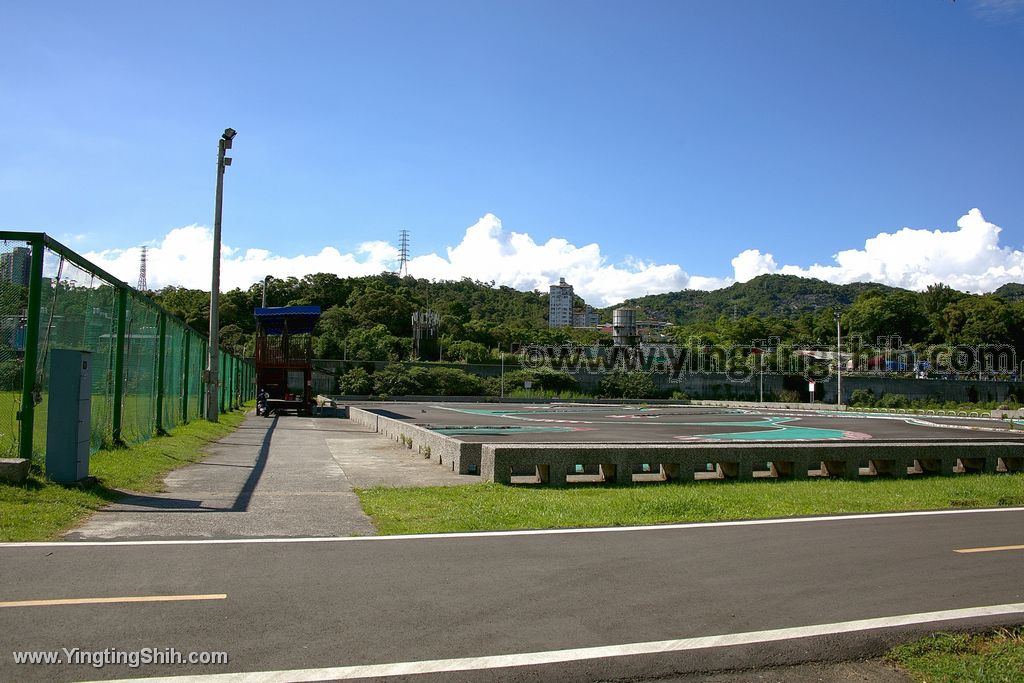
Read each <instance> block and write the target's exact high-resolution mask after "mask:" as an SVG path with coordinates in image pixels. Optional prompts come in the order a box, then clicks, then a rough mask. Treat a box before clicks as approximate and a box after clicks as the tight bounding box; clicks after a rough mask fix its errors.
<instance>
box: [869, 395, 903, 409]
mask: <svg viewBox="0 0 1024 683" xmlns="http://www.w3.org/2000/svg"><path fill="white" fill-rule="evenodd" d="M876 405H877V406H878V407H879V408H909V407H910V401H909V400H907V397H906V396H904V395H903V394H882V397H881V398H880V399H878V403H877V404H876Z"/></svg>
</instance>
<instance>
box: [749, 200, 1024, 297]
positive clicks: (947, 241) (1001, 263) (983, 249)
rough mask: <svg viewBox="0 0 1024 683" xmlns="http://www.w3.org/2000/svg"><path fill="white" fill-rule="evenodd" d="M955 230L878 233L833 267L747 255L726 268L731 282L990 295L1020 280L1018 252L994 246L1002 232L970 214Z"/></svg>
mask: <svg viewBox="0 0 1024 683" xmlns="http://www.w3.org/2000/svg"><path fill="white" fill-rule="evenodd" d="M956 224H957V229H956V230H948V231H943V230H920V229H914V228H903V229H902V230H898V231H896V232H892V233H889V232H883V233H879V234H878V235H876V236H875V237H872V238H870V239H868V240H867V241H865V242H864V248H863V249H846V250H844V251H840V252H839V253H838V254H835V255H834V256H833V259H834V263H832V264H828V265H821V264H814V265H811V266H808V267H806V268H805V267H801V266H796V265H785V266H782V267H781V268H780V267H778V266H777V265H776V264H775V258H774V257H773V256H772V255H771V254H763V253H761V252H760V251H758V250H756V249H748V250H747V251H744V252H743V253H741V254H740V255H739V256H737V257H736V258H735V259H733V261H732V264H733V267H734V269H735V271H736V279H737V280H738V281H740V282H743V281H744V280H745V279H749V278H750V277H753V275H759V274H761V273H765V272H769V273H785V274H788V275H801V276H804V277H816V278H819V279H822V280H828V281H829V282H836V283H848V282H880V283H882V284H887V285H892V286H894V287H905V288H907V289H915V290H922V289H924V288H925V287H927V286H928V285H931V284H935V283H937V282H944V283H946V284H947V285H949V286H951V287H954V288H956V289H962V290H966V291H969V292H990V291H992V290H993V289H996V288H997V287H999V286H1000V285H1002V284H1005V283H1007V282H1021V281H1022V280H1024V252H1022V251H1019V250H1016V249H1011V248H1010V247H1003V246H1000V244H999V233H1000V232H1002V228H1000V227H999V226H998V225H995V224H993V223H989V222H988V221H986V220H985V217H984V216H983V215H982V213H981V211H980V210H978V209H971V210H970V211H968V212H967V213H966V214H965V215H963V216H961V217H960V220H958V221H957V223H956Z"/></svg>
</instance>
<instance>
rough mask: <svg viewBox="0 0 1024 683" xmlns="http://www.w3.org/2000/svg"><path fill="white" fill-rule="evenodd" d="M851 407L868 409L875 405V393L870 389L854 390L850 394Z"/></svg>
mask: <svg viewBox="0 0 1024 683" xmlns="http://www.w3.org/2000/svg"><path fill="white" fill-rule="evenodd" d="M850 405H851V406H862V407H864V408H870V407H872V406H874V405H875V392H873V391H871V390H870V389H854V390H853V393H852V394H850Z"/></svg>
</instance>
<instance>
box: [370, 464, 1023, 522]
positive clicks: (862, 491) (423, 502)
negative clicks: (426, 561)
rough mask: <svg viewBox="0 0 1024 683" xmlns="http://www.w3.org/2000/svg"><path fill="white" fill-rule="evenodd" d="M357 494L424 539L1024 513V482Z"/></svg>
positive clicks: (972, 479) (983, 479)
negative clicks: (939, 512) (960, 512)
mask: <svg viewBox="0 0 1024 683" xmlns="http://www.w3.org/2000/svg"><path fill="white" fill-rule="evenodd" d="M356 493H357V494H358V495H359V499H360V501H361V502H362V505H363V509H364V510H365V511H366V512H367V514H369V515H370V516H371V517H373V521H374V523H375V524H376V525H377V529H378V530H379V532H380V533H381V534H420V533H443V532H451V531H491V530H502V529H553V528H566V527H588V526H628V525H634V524H665V523H671V522H708V521H718V520H727V519H753V518H763V517H789V516H798V515H825V514H842V513H851V512H888V511H901V510H935V509H942V508H958V507H959V508H963V507H995V506H1016V505H1024V474H995V475H991V474H979V475H962V476H951V477H922V478H914V479H904V480H892V479H878V480H873V481H842V480H832V479H817V480H815V479H812V480H806V481H754V482H687V483H663V484H636V485H621V486H615V485H604V486H601V485H575V486H568V487H564V488H549V487H539V486H503V485H500V484H471V485H467V486H451V487H429V488H414V489H400V488H372V489H357V490H356Z"/></svg>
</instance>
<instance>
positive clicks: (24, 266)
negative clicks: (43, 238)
mask: <svg viewBox="0 0 1024 683" xmlns="http://www.w3.org/2000/svg"><path fill="white" fill-rule="evenodd" d="M31 261H32V250H30V249H29V248H28V247H15V248H14V250H13V251H11V252H10V253H3V254H0V280H3V281H5V282H13V283H14V284H16V285H22V286H23V287H28V278H29V264H30V263H31Z"/></svg>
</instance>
